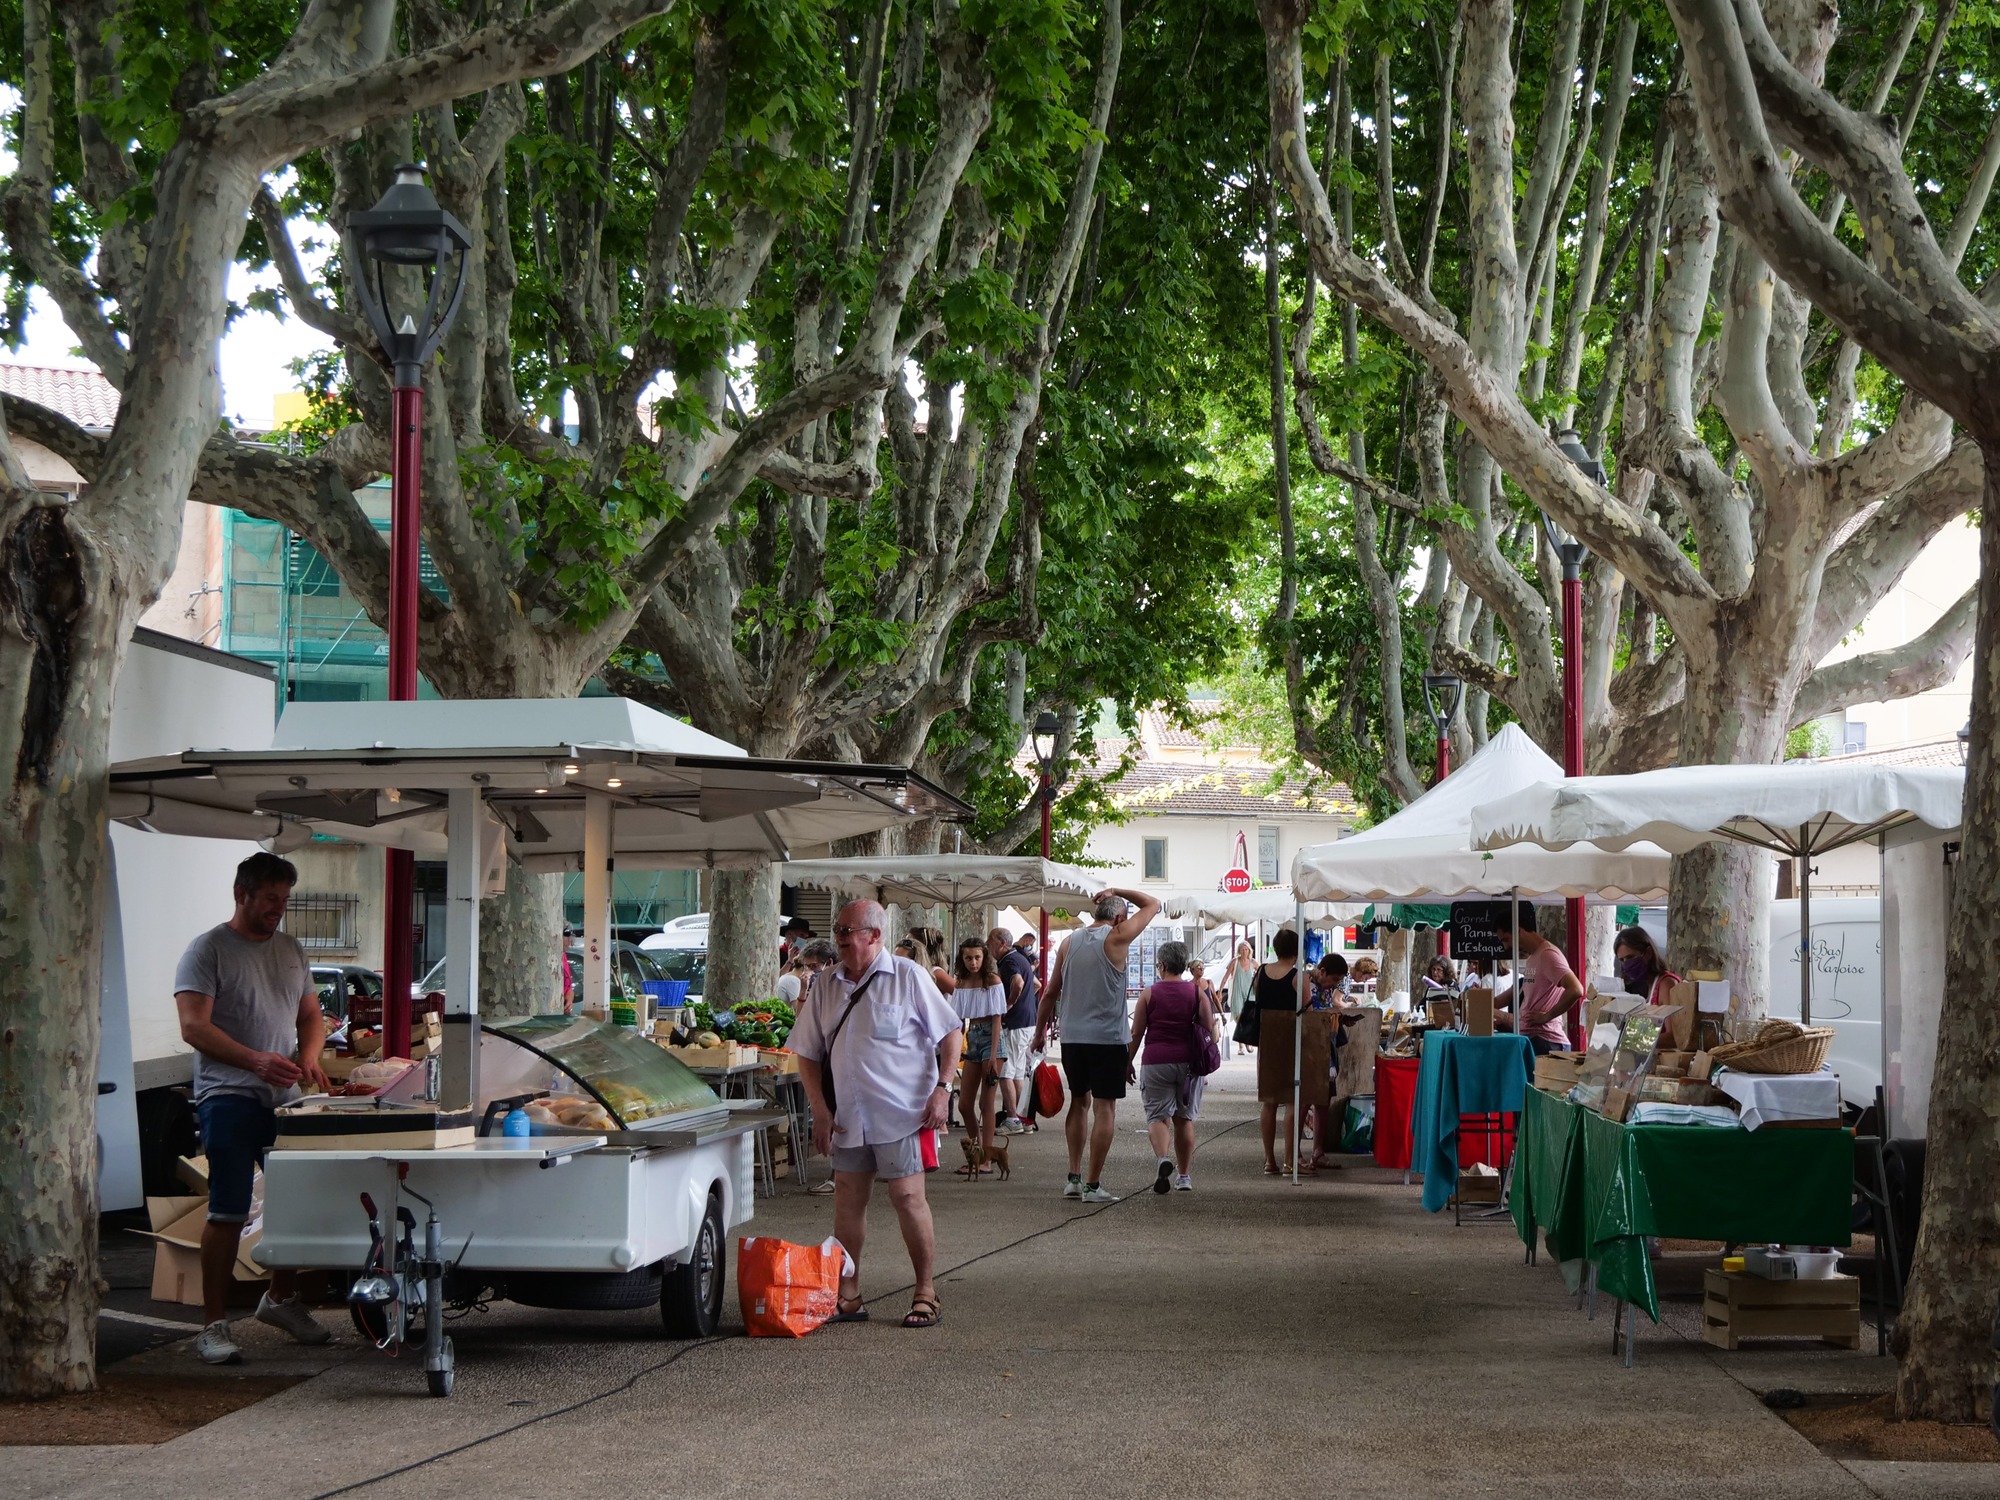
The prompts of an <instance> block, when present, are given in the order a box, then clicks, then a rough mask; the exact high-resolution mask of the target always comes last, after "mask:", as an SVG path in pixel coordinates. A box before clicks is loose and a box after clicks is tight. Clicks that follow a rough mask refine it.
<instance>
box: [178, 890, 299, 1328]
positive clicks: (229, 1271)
mask: <svg viewBox="0 0 2000 1500" xmlns="http://www.w3.org/2000/svg"><path fill="white" fill-rule="evenodd" d="M298 878H299V872H298V870H297V869H296V868H295V867H294V866H293V865H292V862H291V861H290V860H286V859H280V858H278V857H277V856H276V855H275V854H253V855H251V856H250V857H249V858H248V859H246V860H244V861H243V863H242V864H240V865H239V866H237V868H236V887H235V894H236V912H235V915H233V916H232V917H230V919H229V920H228V921H227V922H225V923H223V924H222V925H221V926H220V927H211V928H210V929H209V930H208V931H207V932H204V933H203V934H202V935H201V936H200V937H198V938H196V939H195V940H194V941H193V942H192V943H190V944H188V949H187V952H186V953H184V954H182V955H181V962H180V967H179V968H178V969H176V970H175V971H174V1005H175V1007H176V1009H178V1010H179V1012H180V1022H181V1039H182V1040H183V1041H185V1042H186V1043H187V1044H188V1045H189V1046H190V1047H192V1048H194V1102H195V1111H196V1113H197V1115H198V1116H199V1117H200V1120H201V1143H202V1149H203V1150H204V1151H206V1152H207V1153H208V1224H207V1227H206V1228H205V1229H203V1231H202V1236H201V1297H202V1304H203V1317H204V1319H205V1320H206V1326H204V1327H203V1329H202V1331H201V1336H200V1337H199V1338H197V1339H196V1340H195V1353H196V1354H198V1355H200V1356H201V1358H202V1359H203V1360H205V1361H206V1362H207V1363H209V1364H212V1365H224V1364H231V1365H233V1364H236V1363H238V1362H239V1361H240V1360H241V1359H242V1357H243V1354H242V1351H241V1350H240V1349H238V1348H237V1346H236V1344H235V1342H234V1340H232V1339H231V1338H230V1336H229V1319H228V1316H227V1304H228V1297H229V1284H230V1281H231V1278H232V1275H233V1268H234V1266H235V1264H236V1249H237V1245H238V1244H239V1242H240V1241H241V1240H242V1237H243V1224H244V1221H245V1220H246V1219H248V1218H249V1217H250V1196H251V1188H252V1186H253V1184H254V1182H255V1177H256V1170H257V1167H258V1165H259V1164H260V1163H261V1162H262V1161H263V1160H264V1152H265V1150H266V1149H267V1148H268V1147H269V1146H270V1144H271V1142H272V1141H273V1140H275V1139H276V1138H277V1130H278V1120H277V1114H276V1109H277V1106H278V1105H280V1104H284V1103H288V1102H289V1101H291V1100H293V1099H296V1098H297V1097H298V1096H299V1084H300V1082H301V1081H302V1080H303V1081H304V1082H305V1083H307V1084H309V1085H311V1086H312V1087H314V1088H316V1089H319V1090H322V1091H323V1090H324V1089H325V1088H326V1087H327V1082H326V1075H325V1074H323V1073H322V1072H320V1067H319V1050H320V1045H321V1043H322V1042H323V1041H324V1039H325V1022H324V1021H323V1020H322V1019H321V1017H320V1012H319V997H318V995H317V994H316V992H315V991H314V989H313V982H312V967H311V965H310V964H308V963H307V962H306V955H305V950H304V949H303V948H301V947H300V946H299V942H298V939H297V938H294V937H292V936H291V935H290V934H289V933H284V932H280V931H278V924H279V923H281V922H283V921H284V919H285V905H286V903H287V902H288V901H290V900H291V896H292V887H293V886H294V885H296V884H297V883H298ZM297 1281H298V1273H297V1272H294V1271H275V1272H273V1273H272V1275H271V1290H270V1291H268V1292H266V1293H265V1294H264V1296H263V1299H262V1300H261V1301H260V1302H259V1303H258V1304H257V1320H258V1321H259V1322H261V1323H269V1324H270V1325H271V1326H272V1327H274V1328H282V1329H284V1330H285V1332H287V1333H289V1334H290V1335H291V1336H292V1337H293V1338H295V1339H297V1340H298V1341H299V1342H300V1343H302V1344H323V1343H325V1342H326V1341H327V1340H328V1339H329V1338H330V1337H332V1335H331V1334H330V1333H329V1332H328V1331H327V1328H326V1326H325V1325H324V1324H322V1323H321V1322H319V1321H318V1320H317V1319H316V1318H314V1317H313V1315H312V1314H311V1313H310V1312H308V1311H307V1310H306V1307H305V1304H304V1303H303V1302H301V1301H300V1300H299V1297H298V1295H297Z"/></svg>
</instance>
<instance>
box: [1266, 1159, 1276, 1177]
mask: <svg viewBox="0 0 2000 1500" xmlns="http://www.w3.org/2000/svg"><path fill="white" fill-rule="evenodd" d="M1264 1175H1265V1176H1266V1177H1276V1176H1278V1175H1280V1174H1279V1172H1278V1164H1277V1163H1276V1162H1269V1161H1267V1162H1265V1163H1264Z"/></svg>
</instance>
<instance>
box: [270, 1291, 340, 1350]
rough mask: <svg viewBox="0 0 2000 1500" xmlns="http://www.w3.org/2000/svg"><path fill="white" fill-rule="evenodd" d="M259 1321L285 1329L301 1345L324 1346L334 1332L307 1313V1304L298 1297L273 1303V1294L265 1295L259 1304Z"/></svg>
mask: <svg viewBox="0 0 2000 1500" xmlns="http://www.w3.org/2000/svg"><path fill="white" fill-rule="evenodd" d="M257 1321H258V1322H259V1323H269V1324H270V1325H271V1326H272V1327H273V1328H282V1329H284V1330H285V1332H286V1333H289V1334H290V1335H291V1336H292V1337H293V1338H295V1339H297V1340H298V1341H299V1342H300V1343H301V1344H324V1343H325V1342H326V1341H327V1340H328V1339H330V1338H332V1337H333V1330H332V1329H331V1328H328V1327H327V1326H326V1325H325V1324H324V1323H322V1322H320V1320H319V1319H318V1318H315V1317H314V1316H313V1315H312V1314H311V1313H309V1312H307V1311H306V1305H305V1303H303V1302H301V1301H300V1300H299V1299H298V1298H297V1297H288V1298H286V1299H285V1300H284V1301H283V1302H273V1301H272V1300H271V1294H270V1293H269V1292H266V1293H264V1296H263V1300H261V1301H260V1302H258V1304H257Z"/></svg>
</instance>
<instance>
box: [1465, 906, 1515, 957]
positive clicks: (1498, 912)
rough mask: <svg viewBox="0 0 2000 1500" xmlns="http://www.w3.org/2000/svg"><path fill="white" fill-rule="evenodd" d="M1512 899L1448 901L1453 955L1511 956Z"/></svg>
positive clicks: (1512, 950) (1512, 939)
mask: <svg viewBox="0 0 2000 1500" xmlns="http://www.w3.org/2000/svg"><path fill="white" fill-rule="evenodd" d="M1513 905H1514V903H1513V902H1511V901H1454V902H1452V903H1451V956H1452V957H1453V958H1511V957H1513V954H1514V918H1513Z"/></svg>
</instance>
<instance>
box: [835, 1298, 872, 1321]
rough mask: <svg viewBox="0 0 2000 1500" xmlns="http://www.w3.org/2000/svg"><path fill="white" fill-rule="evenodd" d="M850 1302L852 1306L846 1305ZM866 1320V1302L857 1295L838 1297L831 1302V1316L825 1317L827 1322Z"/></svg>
mask: <svg viewBox="0 0 2000 1500" xmlns="http://www.w3.org/2000/svg"><path fill="white" fill-rule="evenodd" d="M850 1302H851V1303H853V1304H854V1305H853V1306H852V1307H849V1306H848V1303H850ZM867 1321H868V1304H867V1303H865V1302H863V1301H862V1300H861V1299H860V1298H859V1297H841V1298H839V1299H838V1300H837V1301H835V1303H834V1304H833V1316H832V1317H830V1318H828V1319H827V1322H829V1323H866V1322H867Z"/></svg>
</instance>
